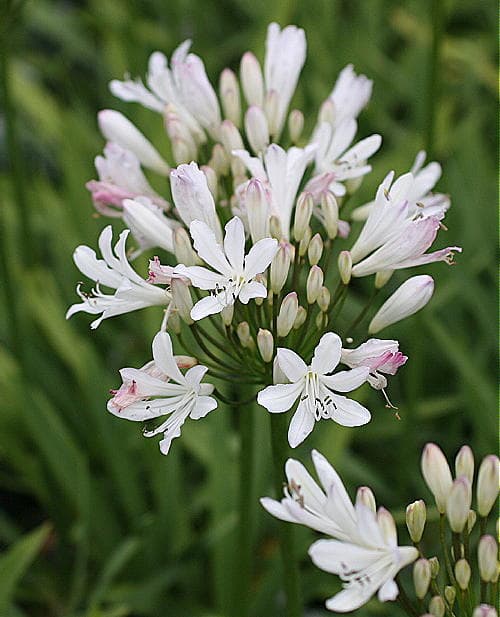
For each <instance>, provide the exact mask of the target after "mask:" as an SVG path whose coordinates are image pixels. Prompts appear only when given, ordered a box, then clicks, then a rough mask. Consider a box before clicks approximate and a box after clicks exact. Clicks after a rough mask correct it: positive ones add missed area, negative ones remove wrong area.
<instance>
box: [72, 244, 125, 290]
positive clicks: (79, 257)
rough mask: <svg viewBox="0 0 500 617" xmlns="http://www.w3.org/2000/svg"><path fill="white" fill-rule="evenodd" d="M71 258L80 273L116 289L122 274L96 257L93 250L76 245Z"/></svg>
mask: <svg viewBox="0 0 500 617" xmlns="http://www.w3.org/2000/svg"><path fill="white" fill-rule="evenodd" d="M73 260H74V262H75V264H76V267H77V268H78V269H79V270H80V272H81V273H82V274H85V276H88V278H89V279H92V280H93V281H96V282H98V283H100V284H101V285H106V287H111V288H113V289H116V288H117V287H118V286H119V285H120V283H121V281H122V278H123V277H122V275H121V274H119V273H118V272H116V271H114V270H112V269H111V268H110V267H109V266H108V265H107V264H106V262H105V261H104V260H103V259H97V257H96V254H95V251H94V250H92V249H91V248H90V247H88V246H84V245H82V246H78V247H77V248H76V249H75V252H74V253H73Z"/></svg>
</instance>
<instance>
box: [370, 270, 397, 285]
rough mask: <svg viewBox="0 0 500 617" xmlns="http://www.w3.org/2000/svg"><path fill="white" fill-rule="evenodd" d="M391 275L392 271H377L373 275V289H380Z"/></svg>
mask: <svg viewBox="0 0 500 617" xmlns="http://www.w3.org/2000/svg"><path fill="white" fill-rule="evenodd" d="M393 274H394V270H379V272H377V273H376V274H375V283H374V285H375V289H382V287H383V286H384V285H385V284H386V283H387V282H388V281H389V279H390V278H391V276H392V275H393Z"/></svg>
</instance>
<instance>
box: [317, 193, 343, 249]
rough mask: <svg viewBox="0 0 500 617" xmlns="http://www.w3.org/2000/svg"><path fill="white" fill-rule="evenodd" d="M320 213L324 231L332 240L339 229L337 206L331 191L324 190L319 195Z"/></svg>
mask: <svg viewBox="0 0 500 617" xmlns="http://www.w3.org/2000/svg"><path fill="white" fill-rule="evenodd" d="M321 214H322V215H323V226H324V228H325V231H326V233H327V234H328V237H329V238H330V239H332V240H333V238H335V237H336V236H337V233H338V229H339V206H338V203H337V200H336V199H335V196H334V195H333V193H332V192H331V191H324V192H323V194H322V195H321Z"/></svg>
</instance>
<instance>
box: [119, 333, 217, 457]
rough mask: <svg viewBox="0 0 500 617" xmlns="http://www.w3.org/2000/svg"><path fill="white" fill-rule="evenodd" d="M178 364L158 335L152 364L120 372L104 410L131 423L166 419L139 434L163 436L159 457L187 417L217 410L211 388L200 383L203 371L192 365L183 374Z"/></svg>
mask: <svg viewBox="0 0 500 617" xmlns="http://www.w3.org/2000/svg"><path fill="white" fill-rule="evenodd" d="M178 365H179V361H178V359H176V357H175V356H174V355H173V351H172V341H171V340H170V336H169V335H168V334H167V333H166V332H158V334H157V335H156V336H155V338H154V340H153V361H152V362H148V364H146V365H145V366H143V367H142V368H140V369H134V368H124V369H122V370H121V371H120V375H121V377H122V380H123V384H122V386H121V387H120V388H119V389H118V390H115V391H113V392H112V393H113V394H114V396H113V398H112V399H111V400H110V401H109V403H108V411H110V412H111V413H112V414H113V415H115V416H117V417H119V418H125V419H126V420H132V421H134V422H150V421H157V419H158V418H162V416H168V418H167V419H166V420H163V419H162V420H160V422H159V424H158V425H157V426H155V427H154V428H145V429H144V431H143V434H144V436H145V437H153V436H155V435H159V434H160V433H163V439H162V440H161V441H160V450H161V452H162V454H168V451H169V449H170V444H171V442H172V440H173V439H174V438H175V437H179V435H180V434H181V428H182V425H183V424H184V422H185V421H186V419H187V418H191V419H192V420H198V419H199V418H204V417H205V416H206V415H207V414H208V413H209V412H210V411H212V410H213V409H215V408H216V407H217V401H216V400H215V399H214V398H212V397H211V396H208V395H209V394H211V393H212V392H213V389H214V387H213V386H212V385H211V384H207V383H201V380H202V379H203V377H204V375H205V373H206V372H207V368H206V367H205V366H200V365H197V366H193V367H192V368H190V369H189V370H188V371H187V372H186V374H185V375H183V374H182V373H181V371H180V370H179V366H178Z"/></svg>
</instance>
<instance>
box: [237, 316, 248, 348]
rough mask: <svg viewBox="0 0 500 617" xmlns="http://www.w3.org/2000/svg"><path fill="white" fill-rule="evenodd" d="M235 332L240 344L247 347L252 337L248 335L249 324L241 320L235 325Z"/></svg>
mask: <svg viewBox="0 0 500 617" xmlns="http://www.w3.org/2000/svg"><path fill="white" fill-rule="evenodd" d="M236 334H237V335H238V338H239V339H240V343H241V346H242V347H248V346H249V344H250V341H251V340H252V337H251V335H250V326H249V325H248V322H246V321H241V322H240V323H239V324H238V325H237V326H236Z"/></svg>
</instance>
